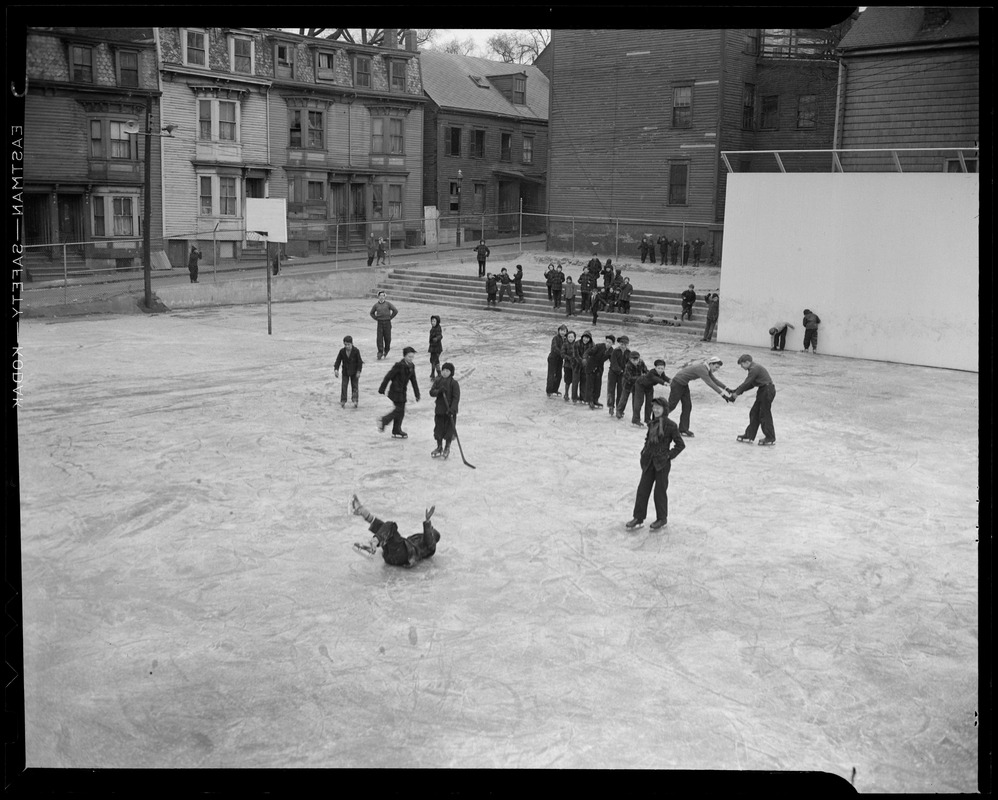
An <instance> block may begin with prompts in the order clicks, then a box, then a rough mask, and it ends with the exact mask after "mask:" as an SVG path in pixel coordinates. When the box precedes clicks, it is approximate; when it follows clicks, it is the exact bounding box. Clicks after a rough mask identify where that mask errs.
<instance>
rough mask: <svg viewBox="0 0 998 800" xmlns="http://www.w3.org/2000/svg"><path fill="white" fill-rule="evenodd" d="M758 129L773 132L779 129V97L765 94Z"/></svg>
mask: <svg viewBox="0 0 998 800" xmlns="http://www.w3.org/2000/svg"><path fill="white" fill-rule="evenodd" d="M759 127H760V128H762V129H763V130H775V129H776V128H779V127H780V96H779V95H776V94H767V95H764V96H763V98H762V111H761V118H760V120H759Z"/></svg>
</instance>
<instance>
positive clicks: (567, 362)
mask: <svg viewBox="0 0 998 800" xmlns="http://www.w3.org/2000/svg"><path fill="white" fill-rule="evenodd" d="M576 345H577V342H576V341H575V331H569V332H568V334H567V335H566V336H565V343H564V344H563V345H562V346H561V365H562V368H563V369H564V370H565V376H564V377H565V402H566V403H567V402H568V401H569V400H571V401H572V402H573V403H578V402H579V384H578V382H577V381H576V379H575V370H576V366H577V364H578V361H579V360H580V358H579V353H578V348H577V347H576Z"/></svg>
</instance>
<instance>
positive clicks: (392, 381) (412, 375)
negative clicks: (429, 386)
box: [378, 347, 420, 439]
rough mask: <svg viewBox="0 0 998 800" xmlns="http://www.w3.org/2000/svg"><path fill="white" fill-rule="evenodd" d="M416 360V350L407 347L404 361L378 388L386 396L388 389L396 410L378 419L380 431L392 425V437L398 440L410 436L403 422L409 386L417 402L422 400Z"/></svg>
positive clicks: (404, 350)
mask: <svg viewBox="0 0 998 800" xmlns="http://www.w3.org/2000/svg"><path fill="white" fill-rule="evenodd" d="M415 359H416V348H415V347H406V348H404V349H403V350H402V360H401V361H399V362H397V363H396V364H395V366H393V367H392V368H391V369H390V370H388V372H387V374H386V375H385V377H384V380H382V381H381V386H379V387H378V394H385V389H386V388H388V387H389V386H390V388H388V399H389V400H391V401H392V402H393V403H394V404H395V409H394V411H392V412H391V413H390V414H386V415H385V416H383V417H379V418H378V431H379V432H380V431H383V430H384V429H385V426H386V425H387V424H388V423H389V422H391V423H392V436H393V437H394V438H396V439H408V438H409V434H408V433H406V432H405V431H404V430H402V420H403V419H405V401H406V397H407V393H408V384H410V383H411V384H412V392H413V394H414V395H416V402H417V403H418V402H419V400H420V397H419V384H418V383H416V367H415V366H414V365H413V363H412V362H413V361H415Z"/></svg>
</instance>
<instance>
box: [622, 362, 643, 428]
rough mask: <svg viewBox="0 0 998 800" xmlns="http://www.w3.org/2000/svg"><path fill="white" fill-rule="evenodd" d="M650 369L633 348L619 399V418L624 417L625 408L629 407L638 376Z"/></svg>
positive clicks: (625, 370) (625, 369) (625, 367)
mask: <svg viewBox="0 0 998 800" xmlns="http://www.w3.org/2000/svg"><path fill="white" fill-rule="evenodd" d="M647 371H648V367H646V366H645V362H644V361H642V360H641V354H640V353H639V352H638V351H637V350H631V351H630V353H629V354H628V356H627V364H626V365H625V366H624V378H623V381H622V384H623V385H622V390H623V394H621V396H620V400H618V401H617V419H623V418H624V409H625V408H627V400H628V398H629V397H630V396H631V395H632V394H633V392H634V384H635V383H636V382H637V380H638V378H640V377H641V376H642V375H644V374H645V373H646V372H647Z"/></svg>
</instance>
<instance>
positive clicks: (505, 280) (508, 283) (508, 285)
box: [499, 267, 513, 303]
mask: <svg viewBox="0 0 998 800" xmlns="http://www.w3.org/2000/svg"><path fill="white" fill-rule="evenodd" d="M503 297H508V298H509V301H510V302H511V303H512V302H513V287H512V279H511V278H510V277H509V272H508V271H507V269H506V268H505V267H503V268H502V269H501V270H499V302H500V303H501V302H502V299H503Z"/></svg>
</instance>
